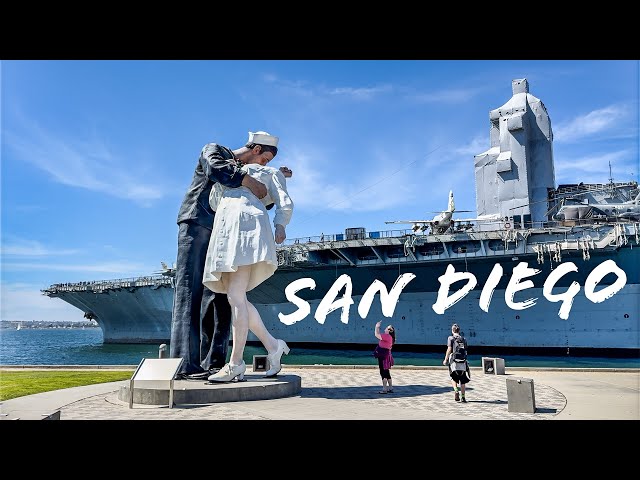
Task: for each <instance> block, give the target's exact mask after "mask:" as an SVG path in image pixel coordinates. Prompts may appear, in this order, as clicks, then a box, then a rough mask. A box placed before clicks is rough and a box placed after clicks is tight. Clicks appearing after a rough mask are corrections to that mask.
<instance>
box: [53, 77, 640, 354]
mask: <svg viewBox="0 0 640 480" xmlns="http://www.w3.org/2000/svg"><path fill="white" fill-rule="evenodd" d="M512 92H513V94H512V97H511V98H510V99H509V100H508V101H507V102H506V103H505V104H504V105H502V106H501V107H499V108H496V109H494V110H491V111H490V113H489V131H490V138H489V148H488V149H487V150H486V151H485V152H482V153H479V154H477V155H475V162H474V169H475V183H476V209H477V215H478V216H477V217H476V218H472V219H458V218H455V217H454V212H455V206H454V202H453V193H451V194H450V199H449V200H450V201H449V208H448V209H447V210H445V211H443V212H442V213H441V214H439V215H437V216H436V217H434V218H433V219H427V220H424V219H423V220H401V221H393V222H387V223H391V224H395V225H396V226H395V228H398V227H397V225H398V224H404V226H403V227H402V228H403V229H401V230H388V231H369V232H367V231H366V230H365V229H364V228H347V229H345V231H344V232H342V233H338V234H332V235H325V234H323V235H319V236H317V237H308V238H304V239H291V240H287V242H285V244H283V245H282V246H279V247H278V261H279V267H278V269H277V271H276V273H275V274H274V275H273V276H272V277H271V278H269V279H268V280H266V281H265V282H264V283H262V284H261V285H259V286H258V287H257V288H255V289H254V290H252V291H250V292H249V293H248V297H249V300H250V301H251V302H253V303H254V305H255V306H256V308H258V310H259V311H260V314H261V315H262V318H263V320H264V323H265V325H266V326H267V328H268V329H269V330H270V331H271V332H272V334H273V335H274V336H276V337H277V338H282V339H284V340H286V341H287V343H289V344H290V345H292V346H296V345H298V346H305V347H306V346H324V347H327V348H335V347H336V346H345V347H347V346H358V345H360V346H362V345H372V344H373V343H375V342H373V340H374V337H373V326H374V324H375V323H376V322H377V321H378V320H382V321H383V323H390V324H393V325H394V326H395V328H396V332H397V339H398V345H397V347H398V349H405V350H415V351H420V350H424V351H428V350H431V349H433V350H436V351H441V350H442V346H443V345H444V343H445V342H446V338H447V336H448V335H449V334H450V327H451V324H452V323H454V322H456V323H458V324H460V325H461V327H462V330H463V332H464V334H465V336H466V337H467V338H468V340H469V343H470V345H472V346H473V347H474V351H475V352H479V351H483V352H487V353H490V352H492V351H496V352H521V353H526V354H535V353H550V354H569V355H611V356H631V357H637V356H639V355H640V334H639V330H640V329H639V326H640V285H639V281H640V248H639V247H640V205H639V202H640V191H639V189H638V184H637V182H625V183H616V182H613V180H612V179H609V181H608V182H604V183H602V184H583V183H577V184H571V185H560V186H558V187H556V186H555V173H554V160H553V148H552V144H553V132H552V129H551V121H550V118H549V115H548V113H547V110H546V108H545V106H544V104H543V103H542V102H541V101H540V100H539V99H538V98H536V97H535V96H533V95H532V94H531V93H529V84H528V82H527V80H526V79H516V80H513V81H512ZM172 275H173V270H172V269H171V268H165V270H164V271H163V272H162V274H158V275H150V276H146V277H138V278H130V279H114V280H100V281H91V282H80V283H61V284H54V285H51V286H50V287H49V288H47V289H45V290H43V293H44V294H45V295H48V296H50V297H57V298H61V299H62V300H64V301H66V302H68V303H69V304H71V305H73V306H75V307H77V308H78V309H79V310H81V311H82V312H84V316H85V317H86V318H89V319H93V320H96V321H97V322H98V324H99V325H100V327H101V328H102V331H103V341H104V342H105V343H162V342H165V343H166V342H168V341H169V339H170V327H171V309H172V303H173V286H172V281H173V277H172ZM249 340H250V341H256V340H257V339H256V338H255V337H254V336H253V335H252V334H250V336H249Z"/></svg>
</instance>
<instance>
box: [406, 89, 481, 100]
mask: <svg viewBox="0 0 640 480" xmlns="http://www.w3.org/2000/svg"><path fill="white" fill-rule="evenodd" d="M480 92H481V89H480V88H452V89H446V90H438V91H436V92H428V93H415V94H413V95H409V96H408V97H409V98H410V99H411V101H413V102H417V103H463V102H468V101H469V100H471V99H472V98H473V97H475V96H476V95H477V94H478V93H480Z"/></svg>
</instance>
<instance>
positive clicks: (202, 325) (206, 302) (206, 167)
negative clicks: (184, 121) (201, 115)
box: [170, 132, 291, 380]
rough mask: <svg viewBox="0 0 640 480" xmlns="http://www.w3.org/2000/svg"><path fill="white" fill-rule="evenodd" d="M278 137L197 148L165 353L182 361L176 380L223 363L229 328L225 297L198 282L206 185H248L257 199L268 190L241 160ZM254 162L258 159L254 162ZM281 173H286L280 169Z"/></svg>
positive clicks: (206, 224) (181, 215) (261, 135)
mask: <svg viewBox="0 0 640 480" xmlns="http://www.w3.org/2000/svg"><path fill="white" fill-rule="evenodd" d="M277 145H278V137H274V136H272V135H270V134H268V133H267V132H255V133H253V132H249V140H248V141H247V143H246V144H245V146H244V147H241V148H238V149H235V150H231V149H229V148H227V147H225V146H222V145H219V144H216V143H208V144H207V145H205V146H204V147H203V148H202V151H201V152H200V157H199V158H198V163H197V164H196V169H195V172H194V174H193V180H192V181H191V185H190V186H189V188H188V189H187V192H186V194H185V196H184V200H183V201H182V205H181V207H180V211H179V212H178V222H177V223H178V255H177V260H176V271H175V288H174V300H173V314H172V319H171V343H170V356H171V357H172V358H182V359H183V360H184V361H183V362H182V365H181V367H180V370H179V371H178V373H177V378H182V379H196V380H200V379H206V378H207V377H208V375H209V374H210V373H212V371H215V370H217V369H219V368H221V367H222V366H224V364H225V363H226V359H227V351H228V347H229V334H230V330H231V307H230V306H229V302H228V300H227V296H226V295H224V294H220V293H213V292H212V291H211V290H209V289H207V288H205V287H204V285H203V284H202V275H203V273H204V266H205V259H206V255H207V248H208V246H209V239H210V237H211V236H212V235H215V234H212V231H211V229H212V227H213V219H214V215H215V212H213V211H212V210H211V207H210V206H209V194H210V192H211V187H212V186H213V185H214V183H216V182H220V183H221V184H222V185H225V186H227V187H232V188H233V187H239V186H240V185H242V186H245V187H247V188H248V189H249V190H251V192H253V193H254V194H255V195H256V196H257V197H258V198H263V197H264V196H265V195H266V194H267V189H266V187H265V185H264V184H262V183H260V182H259V181H258V180H256V179H254V178H252V177H251V176H250V175H247V174H246V172H244V171H241V167H242V165H243V164H244V163H248V162H250V161H251V160H255V159H256V157H264V158H265V159H267V160H272V159H273V157H275V156H276V154H277V153H278V148H277ZM256 163H257V162H256ZM281 170H282V171H283V173H285V175H288V176H290V175H291V171H290V170H288V169H287V168H286V167H281Z"/></svg>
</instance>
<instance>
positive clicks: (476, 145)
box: [451, 135, 490, 156]
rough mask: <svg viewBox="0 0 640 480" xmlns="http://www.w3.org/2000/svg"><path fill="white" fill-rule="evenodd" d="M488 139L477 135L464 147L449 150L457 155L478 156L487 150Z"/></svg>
mask: <svg viewBox="0 0 640 480" xmlns="http://www.w3.org/2000/svg"><path fill="white" fill-rule="evenodd" d="M489 146H490V145H489V139H488V138H487V136H486V135H484V136H483V135H477V136H475V137H474V138H473V139H471V141H470V142H469V143H467V144H466V145H460V146H457V147H453V148H452V149H451V150H452V151H454V152H455V153H457V154H459V155H471V156H473V155H478V154H479V153H482V152H485V151H487V150H488V149H489Z"/></svg>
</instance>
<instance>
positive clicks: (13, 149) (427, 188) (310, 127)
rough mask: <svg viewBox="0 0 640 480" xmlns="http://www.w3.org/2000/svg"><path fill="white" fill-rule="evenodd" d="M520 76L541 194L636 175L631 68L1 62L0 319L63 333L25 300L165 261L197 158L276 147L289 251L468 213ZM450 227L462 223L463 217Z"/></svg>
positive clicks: (583, 63) (46, 311)
mask: <svg viewBox="0 0 640 480" xmlns="http://www.w3.org/2000/svg"><path fill="white" fill-rule="evenodd" d="M515 78H527V79H528V81H529V86H530V93H531V94H532V95H534V96H536V97H538V98H539V99H540V100H542V102H543V103H544V104H545V106H546V107H547V110H548V112H549V115H550V117H551V125H552V128H553V131H554V158H555V172H556V184H562V183H578V182H585V183H589V182H598V183H604V182H607V181H608V179H609V162H611V168H612V175H613V179H614V181H637V180H638V170H639V166H638V142H639V134H638V130H639V129H638V121H639V108H638V103H639V100H638V95H639V89H640V87H639V85H640V84H639V62H638V61H635V60H634V61H631V60H627V61H613V60H603V61H595V60H589V61H587V60H580V61H565V60H552V61H541V60H536V61H533V60H523V61H507V60H492V61H484V60H451V61H446V60H417V61H408V60H390V61H382V60H371V61H350V60H340V61H328V60H303V61H299V60H280V61H270V60H256V61H248V60H242V61H240V60H238V61H233V60H229V61H220V60H217V61H183V60H179V61H138V60H126V61H112V60H109V61H107V60H97V61H84V60H78V61H54V60H47V61H2V62H1V63H0V82H1V118H0V120H1V142H2V149H1V178H0V180H1V214H2V224H1V232H0V233H1V247H2V251H1V253H2V256H1V282H2V284H1V319H2V320H17V321H20V320H22V321H28V320H47V321H80V320H82V312H80V311H79V310H77V309H75V308H73V307H71V306H69V305H67V304H66V303H65V302H63V301H62V300H59V299H50V298H48V297H45V296H43V295H42V294H41V293H40V290H41V289H43V288H46V287H48V286H49V285H51V284H53V283H59V282H75V281H89V280H101V279H111V278H126V277H133V276H139V275H149V274H151V273H153V272H157V271H158V270H160V262H161V261H163V262H165V263H167V264H172V263H174V262H175V256H176V241H177V225H176V217H177V212H178V208H179V206H180V203H181V201H182V198H183V196H184V193H185V190H186V188H187V186H188V185H189V183H190V181H191V178H192V175H193V170H194V168H195V165H196V160H197V157H198V154H199V152H200V150H201V148H202V146H203V145H204V144H206V143H209V142H216V143H220V144H223V145H226V146H228V147H230V148H232V149H235V148H239V147H241V146H242V145H244V143H245V142H246V140H247V137H248V133H247V132H248V131H257V130H266V131H268V132H269V133H271V134H273V135H277V136H279V137H280V144H279V153H278V156H277V157H276V158H275V160H274V161H273V162H272V163H271V165H273V166H279V165H287V166H289V167H290V168H291V169H292V170H293V171H294V176H293V178H292V179H291V180H290V181H289V182H288V187H289V193H290V194H291V197H292V199H293V201H294V203H295V212H294V216H293V219H292V221H291V224H290V225H289V226H288V227H287V236H288V237H289V238H295V237H308V236H316V235H320V234H321V233H325V234H335V233H341V232H344V229H345V228H350V227H365V228H366V229H367V231H376V230H391V229H392V228H391V227H393V226H391V225H385V223H384V222H385V221H390V220H401V219H405V218H412V219H419V218H424V219H428V218H432V217H433V216H434V213H433V212H435V211H440V210H443V209H445V208H446V207H447V196H448V192H449V190H453V192H454V195H455V201H456V208H457V209H459V210H471V211H472V212H475V208H476V206H475V184H474V171H473V161H474V155H475V154H478V153H481V152H484V151H485V150H487V149H488V147H489V111H490V110H492V109H494V108H497V107H500V106H501V105H503V104H504V103H505V102H506V101H507V100H508V99H509V98H510V97H511V80H512V79H515ZM462 215H463V216H466V217H469V216H474V213H465V214H462Z"/></svg>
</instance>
